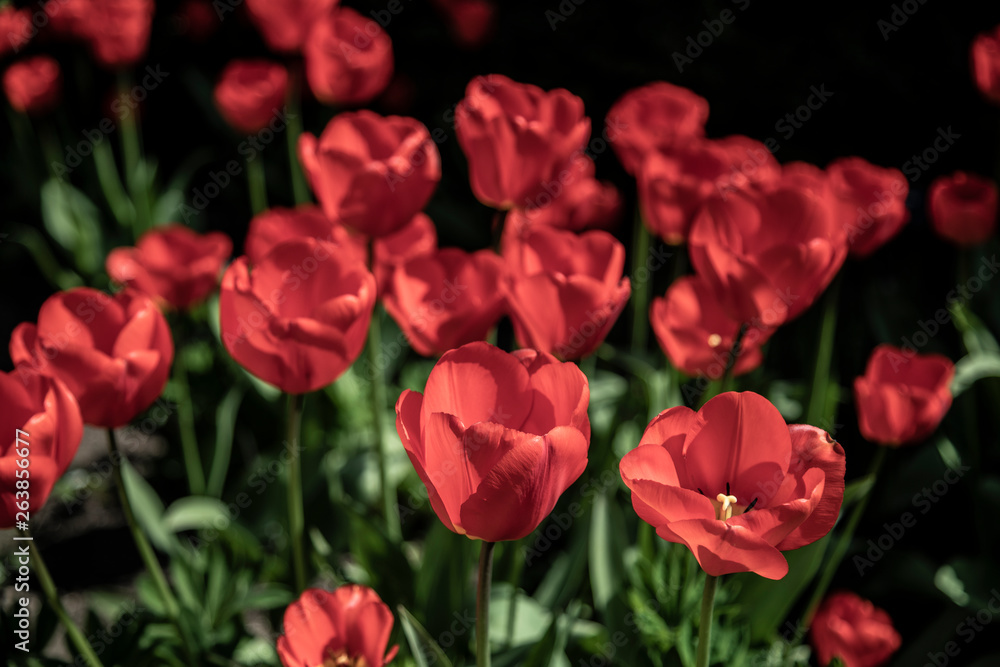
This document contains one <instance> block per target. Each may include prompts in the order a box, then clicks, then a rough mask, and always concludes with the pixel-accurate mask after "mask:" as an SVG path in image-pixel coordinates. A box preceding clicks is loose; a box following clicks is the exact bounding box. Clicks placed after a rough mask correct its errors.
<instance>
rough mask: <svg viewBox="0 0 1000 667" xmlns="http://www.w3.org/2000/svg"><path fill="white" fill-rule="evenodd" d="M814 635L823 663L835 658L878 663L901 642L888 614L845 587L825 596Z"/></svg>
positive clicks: (859, 664)
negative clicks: (841, 590) (840, 590)
mask: <svg viewBox="0 0 1000 667" xmlns="http://www.w3.org/2000/svg"><path fill="white" fill-rule="evenodd" d="M811 638H812V645H813V647H815V649H816V657H817V659H818V660H819V664H820V665H821V666H822V667H826V666H827V665H829V664H830V663H831V662H832V661H833V659H834V658H840V660H841V661H842V662H843V663H844V667H879V665H884V664H885V663H886V662H888V661H889V657H890V656H891V655H892V654H893V653H895V652H896V650H897V649H898V648H899V647H900V645H902V638H901V637H900V636H899V633H898V632H896V629H895V628H894V627H892V619H891V618H889V614H887V613H886V612H885V611H884V610H883V609H879V608H878V607H876V606H875V605H873V604H872V603H871V602H869V601H868V600H865V599H862V598H860V597H858V596H857V595H855V594H854V593H849V592H846V591H843V592H839V593H834V594H833V595H831V596H830V597H828V598H826V599H825V600H824V601H823V604H822V605H820V607H819V609H817V610H816V616H815V617H813V621H812V626H811Z"/></svg>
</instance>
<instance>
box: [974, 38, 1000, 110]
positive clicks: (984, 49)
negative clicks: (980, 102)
mask: <svg viewBox="0 0 1000 667" xmlns="http://www.w3.org/2000/svg"><path fill="white" fill-rule="evenodd" d="M971 56H972V77H973V79H974V80H975V82H976V87H977V88H979V92H980V93H982V95H983V97H985V98H986V99H987V100H989V101H990V102H992V103H993V104H996V105H998V106H1000V25H998V26H996V27H995V28H993V29H992V30H990V31H989V32H984V33H982V34H979V35H977V36H976V39H975V40H974V41H973V42H972V49H971Z"/></svg>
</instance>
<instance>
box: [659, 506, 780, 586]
mask: <svg viewBox="0 0 1000 667" xmlns="http://www.w3.org/2000/svg"><path fill="white" fill-rule="evenodd" d="M656 534H657V535H659V536H660V537H662V538H663V539H665V540H668V541H670V542H678V543H680V544H684V545H686V546H687V547H688V548H689V549H691V553H693V554H694V556H695V558H697V559H698V564H699V565H701V567H702V569H703V570H705V572H707V573H708V574H710V575H712V576H713V577H718V576H721V575H723V574H732V573H734V572H755V573H757V574H759V575H760V576H762V577H765V578H767V579H781V578H782V577H784V576H785V575H786V574H788V561H786V560H785V557H784V556H782V555H781V552H780V551H778V550H777V549H775V548H774V547H773V546H771V545H770V544H768V543H767V542H766V541H764V540H763V539H761V538H760V537H758V536H756V535H754V534H753V532H752V531H750V530H749V529H747V528H745V527H743V526H734V525H730V524H729V522H727V521H719V520H718V519H690V520H687V521H676V522H672V523H669V524H666V525H663V526H660V527H658V528H657V529H656Z"/></svg>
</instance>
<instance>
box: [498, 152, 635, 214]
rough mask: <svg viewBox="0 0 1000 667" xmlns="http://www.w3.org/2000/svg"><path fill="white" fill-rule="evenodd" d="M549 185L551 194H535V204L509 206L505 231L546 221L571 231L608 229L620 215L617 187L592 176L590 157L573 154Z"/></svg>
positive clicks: (592, 164) (619, 199) (620, 201)
mask: <svg viewBox="0 0 1000 667" xmlns="http://www.w3.org/2000/svg"><path fill="white" fill-rule="evenodd" d="M564 175H565V178H563V176H564ZM550 189H551V195H549V194H548V193H542V194H541V195H539V197H538V200H539V201H538V202H537V203H538V205H537V206H532V207H528V208H525V209H511V210H510V211H509V212H508V213H507V217H506V219H505V221H504V230H505V232H506V230H512V233H515V234H516V233H519V230H520V229H521V228H522V227H524V226H525V225H547V226H549V227H558V228H560V229H570V230H572V231H575V232H579V231H583V230H584V229H609V228H611V227H613V226H614V225H615V224H616V223H617V222H618V219H619V218H620V217H621V207H622V200H621V195H619V194H618V188H616V187H615V186H614V185H612V184H611V183H606V182H601V181H598V180H597V179H596V178H594V161H593V160H591V159H590V158H589V157H587V156H586V155H583V154H581V155H579V156H577V157H576V158H575V159H574V160H573V161H572V162H571V163H570V165H569V166H568V167H567V169H566V170H565V171H564V172H561V173H560V178H559V182H556V183H553V184H551V188H550Z"/></svg>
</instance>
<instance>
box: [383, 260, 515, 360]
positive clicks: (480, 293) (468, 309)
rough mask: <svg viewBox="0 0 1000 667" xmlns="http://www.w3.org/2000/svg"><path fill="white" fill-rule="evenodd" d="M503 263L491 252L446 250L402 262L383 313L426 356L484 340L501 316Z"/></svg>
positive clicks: (387, 294)
mask: <svg viewBox="0 0 1000 667" xmlns="http://www.w3.org/2000/svg"><path fill="white" fill-rule="evenodd" d="M502 272H503V260H501V259H500V256H499V255H497V254H496V253H495V252H493V251H492V250H480V251H478V252H473V253H467V252H465V251H464V250H460V249H459V248H444V249H441V250H438V251H436V252H435V253H434V254H431V255H427V256H425V257H416V258H414V259H411V260H409V261H408V262H405V263H404V264H401V265H400V266H399V267H398V268H397V269H396V270H395V271H394V272H393V277H392V289H390V290H389V291H388V292H387V293H386V294H385V309H386V311H388V313H389V315H391V316H392V318H393V319H394V320H396V324H398V325H399V328H400V329H402V330H403V333H405V334H406V338H407V340H409V341H410V345H411V346H412V347H413V349H414V350H416V351H417V352H418V353H419V354H422V355H424V356H425V357H430V356H434V355H437V354H443V353H444V352H447V351H448V350H450V349H452V348H455V347H459V346H461V345H464V344H465V343H471V342H472V341H476V340H483V339H484V338H486V336H487V334H489V331H490V329H492V328H493V326H494V325H495V324H496V323H497V321H498V320H499V319H500V316H501V315H503V307H504V301H503V295H502V294H501V293H500V289H499V286H500V276H501V273H502Z"/></svg>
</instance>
